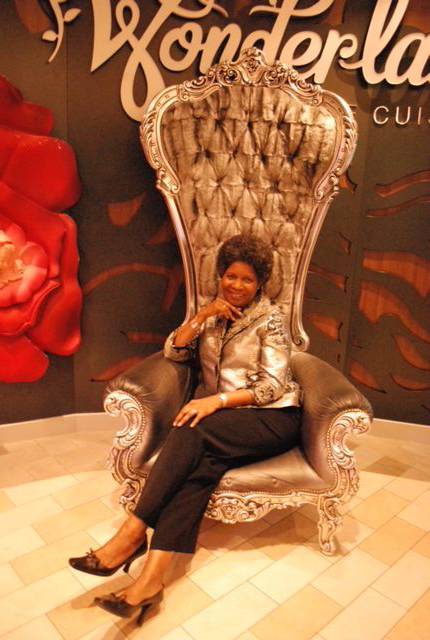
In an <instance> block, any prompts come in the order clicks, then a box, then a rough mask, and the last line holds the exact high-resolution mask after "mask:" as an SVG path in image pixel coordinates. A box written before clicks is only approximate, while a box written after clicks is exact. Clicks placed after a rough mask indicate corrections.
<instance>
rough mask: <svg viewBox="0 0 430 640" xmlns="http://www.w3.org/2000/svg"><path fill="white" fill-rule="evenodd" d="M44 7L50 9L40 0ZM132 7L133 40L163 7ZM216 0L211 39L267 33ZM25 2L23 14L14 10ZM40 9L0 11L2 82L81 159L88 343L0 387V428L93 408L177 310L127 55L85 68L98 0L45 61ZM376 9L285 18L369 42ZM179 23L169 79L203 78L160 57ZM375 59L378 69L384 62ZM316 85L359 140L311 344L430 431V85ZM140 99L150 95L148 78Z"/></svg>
mask: <svg viewBox="0 0 430 640" xmlns="http://www.w3.org/2000/svg"><path fill="white" fill-rule="evenodd" d="M31 4H33V12H31V11H30V10H29V7H30V5H31ZM42 4H43V5H44V7H45V8H46V7H49V2H43V3H42ZM111 4H112V7H114V6H115V4H117V3H116V2H114V1H112V3H111ZM138 4H139V6H140V8H141V12H140V14H141V15H140V22H139V26H138V28H137V29H136V33H137V34H139V35H141V34H143V33H144V31H145V29H146V27H147V26H148V24H149V23H150V21H151V19H152V18H153V16H154V15H155V13H156V12H157V11H158V10H159V9H160V6H161V5H160V3H159V2H158V1H156V0H145V1H144V2H140V3H138ZM189 4H190V6H191V4H192V3H189ZM220 4H221V5H222V6H224V7H225V8H226V9H227V10H228V11H229V16H230V17H229V18H228V20H226V19H225V18H223V17H222V16H221V15H220V14H218V13H212V14H211V16H209V17H207V18H205V19H203V20H200V21H199V24H201V26H202V28H203V31H204V33H205V34H207V31H208V28H209V27H210V26H211V25H215V24H216V25H218V26H223V25H224V24H226V22H227V21H228V22H231V21H236V22H237V23H238V24H239V25H240V26H241V28H242V32H243V35H244V36H245V35H246V34H248V33H250V32H252V31H255V30H256V29H270V28H271V26H272V19H271V18H270V16H267V15H266V16H264V15H254V16H253V17H251V18H250V17H249V15H248V14H249V9H250V7H251V6H253V3H251V2H248V0H243V1H242V0H241V1H240V2H231V3H227V2H220ZM279 4H280V3H278V5H279ZM418 4H419V3H418ZM418 4H417V2H413V1H412V0H411V7H412V8H414V11H411V12H409V13H408V14H407V16H406V18H405V24H403V25H402V27H401V28H400V29H399V31H398V33H397V34H396V37H397V38H399V37H402V36H403V35H404V34H405V33H408V32H410V31H416V30H419V29H420V28H421V30H423V29H424V26H421V27H420V25H424V24H425V19H427V21H428V18H429V16H430V14H429V10H428V9H426V8H425V7H423V6H422V4H420V5H419V6H418ZM20 5H21V8H22V7H23V6H24V5H26V7H27V13H25V12H22V11H21V12H20V11H18V7H19V6H20ZM37 6H38V4H37V1H36V0H34V2H33V3H31V2H30V1H29V0H26V2H25V3H20V2H19V0H17V1H16V2H15V1H13V0H5V1H4V2H2V3H0V20H1V21H0V24H1V27H0V28H1V36H2V37H1V41H0V73H3V74H4V75H6V76H7V77H8V78H9V80H10V81H11V82H12V83H13V84H15V85H16V86H17V87H18V88H19V89H20V90H21V91H22V92H23V93H24V95H25V98H26V99H27V100H29V101H33V102H36V103H38V104H41V105H44V106H46V107H49V108H50V109H51V110H52V111H53V113H54V116H55V130H54V134H55V135H57V136H59V137H62V138H64V139H66V140H68V142H70V144H71V145H72V146H73V148H74V150H75V152H76V155H77V158H78V163H79V172H80V176H81V181H82V185H83V192H82V197H81V199H80V201H79V202H78V204H77V205H76V206H75V207H73V210H72V211H71V212H70V213H71V215H72V216H73V218H74V219H75V221H76V223H77V225H78V243H79V252H80V257H81V262H80V272H79V278H80V283H81V286H82V288H83V291H84V308H83V314H82V345H81V348H80V350H79V351H78V352H77V353H76V354H75V356H73V357H70V358H61V357H50V360H51V365H50V368H49V370H48V373H47V374H46V376H45V377H44V378H43V379H41V380H40V381H38V382H36V383H33V384H25V385H23V384H17V385H5V384H3V385H0V406H1V414H0V422H8V421H18V420H24V419H31V418H37V417H41V416H48V415H55V414H63V413H70V412H73V411H78V412H85V411H94V410H99V409H100V408H101V396H102V391H103V387H104V385H105V383H106V380H108V379H109V378H110V377H111V376H112V375H114V373H115V372H118V371H120V370H121V368H123V367H124V366H125V365H126V364H127V363H128V364H130V363H133V362H136V361H137V359H139V358H144V357H146V356H147V355H149V354H150V353H152V352H154V351H155V350H157V349H159V348H160V346H161V344H162V341H163V337H164V336H165V335H166V334H167V333H168V332H169V330H170V329H171V328H172V327H174V326H176V325H177V324H178V323H179V322H180V321H181V319H182V317H183V312H184V292H183V287H182V276H181V264H180V257H179V253H178V249H177V245H176V241H175V239H174V236H173V233H172V231H171V228H170V224H169V221H168V216H167V211H166V207H165V205H164V202H163V200H162V198H161V196H160V195H159V193H158V192H157V190H156V188H155V185H154V182H155V180H154V174H153V172H152V170H151V169H150V168H149V166H148V164H147V163H146V160H145V159H144V157H143V154H142V152H141V149H140V144H139V140H138V125H137V123H136V122H135V121H134V120H132V119H131V118H129V117H128V116H127V115H126V114H125V112H124V110H123V108H122V106H121V102H120V95H119V87H120V82H121V78H122V74H123V72H124V68H125V65H126V63H127V60H128V58H129V56H130V53H131V48H130V46H129V45H125V46H124V47H123V48H122V49H121V50H120V51H118V52H117V53H116V54H115V55H114V56H113V57H112V58H111V59H110V60H109V61H107V62H106V63H105V64H104V65H103V66H101V67H100V68H99V69H97V70H96V71H94V72H91V70H90V68H91V56H92V46H93V26H94V25H93V17H92V11H91V3H90V2H87V1H85V0H73V2H70V6H73V7H76V8H79V9H81V15H80V16H79V17H78V18H77V19H76V20H74V21H73V22H72V23H71V24H69V25H68V26H66V28H65V29H66V30H65V38H64V41H63V43H62V46H61V48H60V50H59V53H58V54H57V56H56V58H55V60H53V62H52V63H50V64H48V62H47V60H48V57H49V55H50V53H51V51H52V48H53V44H51V43H46V42H43V41H42V40H41V34H42V32H43V30H45V29H46V28H48V24H49V23H47V17H46V15H45V14H43V12H41V11H40V9H39V10H37ZM374 6H375V3H374V2H370V0H369V2H360V3H356V2H352V1H348V0H334V2H333V3H332V7H331V8H330V10H328V11H327V12H326V13H325V14H324V15H322V16H318V17H317V18H315V19H314V20H313V21H310V20H309V19H307V20H306V21H303V20H295V21H292V22H291V23H290V25H289V27H288V30H287V32H286V35H285V37H284V41H285V39H286V38H287V37H288V36H291V35H292V34H293V33H295V32H297V31H299V30H302V29H305V28H308V29H311V30H314V31H315V32H317V33H319V34H320V35H321V37H322V38H323V40H324V39H325V38H326V36H327V33H328V31H329V29H330V28H337V29H338V30H339V31H340V32H341V33H347V32H353V33H354V34H356V35H357V37H358V38H359V40H360V41H363V40H364V38H365V34H366V31H367V28H368V24H369V19H370V16H371V13H372V11H373V9H374ZM62 7H63V11H65V10H66V5H65V4H64V6H63V5H62ZM30 8H31V7H30ZM67 8H68V7H67ZM183 22H184V20H183V19H181V18H177V17H171V18H169V19H168V20H167V22H166V23H165V25H164V26H163V28H162V29H161V30H160V31H159V33H157V34H156V35H155V37H154V38H153V40H152V42H151V44H150V46H149V50H150V53H151V55H152V56H153V58H154V59H155V60H156V61H158V64H159V68H160V69H161V70H162V73H163V77H164V80H165V82H166V84H171V83H176V82H181V81H183V80H184V79H186V78H191V77H194V76H195V75H196V73H197V63H193V64H192V65H191V66H190V67H189V68H188V69H187V70H185V71H181V72H179V73H174V72H172V71H169V70H167V69H164V68H163V67H162V66H161V63H160V62H159V57H158V51H159V46H160V42H161V39H162V37H163V35H164V34H165V33H166V31H168V30H169V29H171V28H173V27H177V26H180V25H181V24H183ZM418 23H419V24H418ZM417 25H418V26H417ZM177 55H180V51H179V50H178V51H177ZM182 55H183V52H182ZM378 64H379V65H380V66H381V65H383V64H384V56H381V57H380V59H379V61H378ZM325 88H327V89H330V90H332V91H334V92H336V93H339V94H340V95H342V96H343V97H344V98H345V99H346V100H347V101H348V102H349V103H350V104H351V105H352V106H353V109H354V111H355V113H356V117H357V121H358V125H359V134H360V137H359V146H358V149H357V153H356V155H355V158H354V161H353V163H352V166H351V167H350V169H349V171H348V174H347V176H345V177H344V178H343V179H342V183H341V191H340V194H339V196H338V197H337V198H336V199H335V201H334V202H333V203H332V205H331V208H330V210H329V213H328V216H327V219H326V221H325V223H324V226H323V228H322V231H321V235H320V238H319V240H318V243H317V247H316V250H315V254H314V256H313V258H312V263H311V268H310V273H309V277H308V281H307V287H306V297H305V302H304V323H305V327H306V329H307V331H308V333H309V335H310V338H311V351H312V352H313V353H315V354H317V355H319V356H321V357H323V358H324V359H326V360H327V361H328V362H330V363H331V364H333V365H334V366H335V367H338V368H339V369H341V370H342V371H344V372H345V373H346V374H347V375H348V376H349V377H350V378H351V379H352V380H353V381H354V383H355V384H357V386H358V387H359V388H360V389H361V390H362V391H363V392H364V393H365V394H366V395H367V396H368V397H369V399H370V400H371V402H372V403H373V405H374V408H375V413H376V415H377V416H379V417H386V418H393V419H397V420H408V421H417V422H421V423H428V422H429V419H430V402H429V401H428V400H426V398H428V397H429V391H430V340H429V337H428V332H429V331H430V328H429V327H430V323H429V313H428V309H429V307H428V299H429V298H428V290H429V284H428V283H429V280H430V263H429V258H428V255H429V254H428V246H429V245H428V242H429V237H430V229H429V215H428V214H429V204H428V199H429V197H428V193H429V182H430V177H429V171H430V162H429V156H428V149H427V147H428V134H429V124H428V121H427V119H428V118H429V116H430V113H429V112H428V107H426V104H428V97H429V89H428V86H426V87H422V88H415V89H414V88H411V87H410V86H408V85H406V84H403V85H400V86H399V87H390V86H388V85H387V84H384V83H381V84H379V85H374V86H369V85H367V83H366V82H364V80H363V78H362V75H361V73H360V72H356V71H352V70H350V71H345V70H343V69H341V68H340V67H339V65H338V64H337V63H334V64H333V66H332V67H331V69H330V71H329V74H328V76H327V79H326V81H325ZM136 95H137V96H140V99H143V97H144V95H145V83H144V82H143V81H142V78H141V77H138V79H137V83H136ZM381 104H384V105H387V106H388V107H389V109H390V120H389V122H388V123H387V124H386V125H377V124H375V122H374V121H373V118H372V113H373V109H374V108H375V107H376V106H378V105H381ZM398 105H400V106H401V107H402V109H404V110H405V112H406V109H407V107H408V106H412V107H413V109H412V113H413V114H415V115H413V118H412V120H413V121H411V122H410V123H408V124H407V125H405V126H399V125H396V124H395V123H394V118H393V117H391V116H392V114H393V113H394V111H395V108H396V106H398ZM419 105H421V106H422V123H421V124H420V125H418V123H417V122H416V113H417V111H416V110H417V108H418V106H419ZM414 118H415V120H414ZM398 181H400V182H398ZM378 185H386V189H385V190H384V188H382V189H381V187H378ZM390 185H391V186H390ZM389 207H391V208H393V209H395V208H396V207H397V208H398V209H397V210H395V211H394V212H393V213H391V214H390V215H382V214H375V213H374V210H375V209H376V210H380V209H387V208H389ZM426 332H427V333H426ZM24 398H25V402H23V399H24Z"/></svg>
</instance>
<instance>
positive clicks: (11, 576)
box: [0, 564, 23, 598]
mask: <svg viewBox="0 0 430 640" xmlns="http://www.w3.org/2000/svg"><path fill="white" fill-rule="evenodd" d="M22 586H23V583H22V581H21V580H20V578H19V576H18V574H17V573H16V572H15V571H14V570H13V568H12V567H11V566H10V564H2V565H0V598H1V597H3V596H4V595H7V594H8V593H11V592H12V591H15V589H19V588H20V587H22Z"/></svg>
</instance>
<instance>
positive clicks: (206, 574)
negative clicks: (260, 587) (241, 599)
mask: <svg viewBox="0 0 430 640" xmlns="http://www.w3.org/2000/svg"><path fill="white" fill-rule="evenodd" d="M269 564H270V559H269V558H268V557H267V556H266V555H265V554H264V553H261V552H260V551H257V549H255V548H254V547H253V546H252V545H250V544H249V543H244V544H241V545H240V546H239V547H236V548H235V549H233V550H232V551H229V552H228V553H225V554H224V555H223V556H221V557H219V558H217V559H216V560H214V561H213V562H209V563H208V564H206V565H205V566H204V567H201V568H200V569H197V570H196V571H194V572H193V574H192V575H191V576H190V577H191V580H192V581H193V582H195V584H196V585H197V586H199V587H200V589H203V591H205V592H206V593H207V594H208V595H209V596H211V598H213V599H214V600H216V599H217V598H220V597H221V596H223V595H224V594H226V593H228V592H229V591H231V590H232V589H234V588H235V587H237V586H238V585H240V584H243V582H245V581H246V580H248V579H249V578H251V577H252V576H254V575H255V574H256V573H258V572H259V571H261V570H262V569H264V568H265V567H267V566H268V565H269Z"/></svg>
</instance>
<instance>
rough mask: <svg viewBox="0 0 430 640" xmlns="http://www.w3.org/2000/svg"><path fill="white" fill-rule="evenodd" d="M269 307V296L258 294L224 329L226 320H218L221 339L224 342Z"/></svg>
mask: <svg viewBox="0 0 430 640" xmlns="http://www.w3.org/2000/svg"><path fill="white" fill-rule="evenodd" d="M270 307H271V302H270V300H269V298H268V297H267V296H265V295H260V296H258V297H257V298H255V299H254V300H253V302H252V303H251V304H250V305H249V306H248V307H246V309H244V310H243V315H242V316H241V317H240V318H238V320H236V322H233V323H232V324H231V325H230V326H229V328H228V329H227V331H226V325H227V321H226V320H220V321H219V322H220V329H221V336H222V337H221V339H222V341H223V343H224V344H225V343H226V342H227V341H228V340H231V338H233V337H234V336H236V335H237V334H238V333H240V332H241V331H243V330H244V329H246V328H247V327H249V325H251V324H252V323H253V322H255V320H257V319H258V318H260V317H261V316H263V315H264V314H266V313H267V312H268V310H269V309H270Z"/></svg>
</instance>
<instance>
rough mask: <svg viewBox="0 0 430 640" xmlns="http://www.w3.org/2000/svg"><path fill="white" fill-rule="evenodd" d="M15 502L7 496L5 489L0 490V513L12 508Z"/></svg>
mask: <svg viewBox="0 0 430 640" xmlns="http://www.w3.org/2000/svg"><path fill="white" fill-rule="evenodd" d="M14 506H15V503H14V502H12V500H11V499H10V498H9V497H8V496H7V494H6V493H5V491H2V490H0V513H1V512H2V511H9V509H13V507H14Z"/></svg>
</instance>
